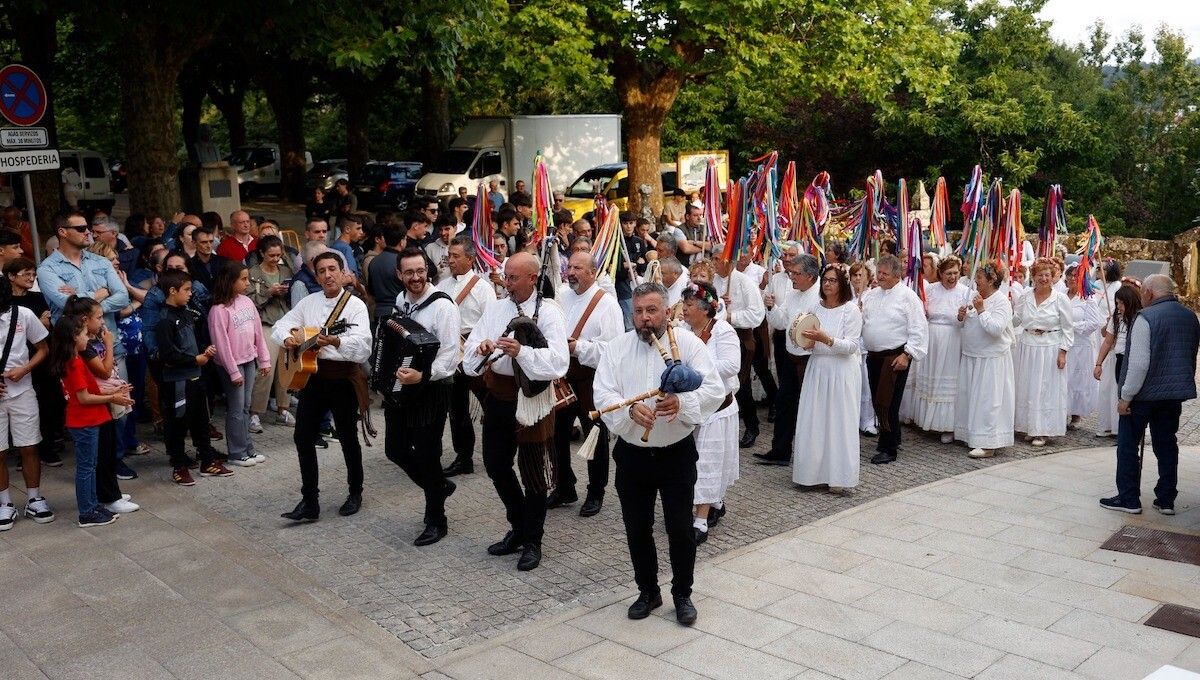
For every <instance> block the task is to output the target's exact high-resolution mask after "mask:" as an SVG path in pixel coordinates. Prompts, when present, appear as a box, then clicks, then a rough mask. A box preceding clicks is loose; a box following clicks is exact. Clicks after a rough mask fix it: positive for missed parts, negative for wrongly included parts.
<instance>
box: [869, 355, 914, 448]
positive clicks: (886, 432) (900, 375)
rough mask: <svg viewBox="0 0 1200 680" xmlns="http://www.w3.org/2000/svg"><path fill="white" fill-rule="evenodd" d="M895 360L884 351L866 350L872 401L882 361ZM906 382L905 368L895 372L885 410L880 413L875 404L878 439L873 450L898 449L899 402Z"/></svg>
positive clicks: (877, 384) (906, 372) (881, 369)
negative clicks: (888, 401)
mask: <svg viewBox="0 0 1200 680" xmlns="http://www.w3.org/2000/svg"><path fill="white" fill-rule="evenodd" d="M893 351H894V350H893ZM895 360H896V358H895V357H894V356H889V355H888V354H887V353H885V352H867V382H869V383H870V384H871V397H872V401H874V396H875V391H876V390H877V389H879V387H878V386H879V374H880V373H881V372H882V371H883V363H884V362H885V361H887V362H892V361H895ZM906 382H908V369H907V368H906V369H904V370H903V371H898V372H897V373H896V382H895V383H894V386H893V387H892V400H891V403H890V404H888V407H887V412H886V413H881V412H880V409H879V406H878V405H876V406H875V417H876V419H878V420H879V441H878V442H876V444H875V450H876V451H879V452H880V453H891V454H896V453H898V452H899V451H900V402H901V401H902V400H903V399H904V385H905V383H906ZM885 423H886V427H885Z"/></svg>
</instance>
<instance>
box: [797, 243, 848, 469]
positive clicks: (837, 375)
mask: <svg viewBox="0 0 1200 680" xmlns="http://www.w3.org/2000/svg"><path fill="white" fill-rule="evenodd" d="M820 295H821V301H820V302H819V303H818V304H816V305H814V306H813V308H812V313H813V314H815V315H816V317H817V319H818V320H819V321H820V322H821V324H820V326H819V327H818V328H816V329H813V330H808V331H804V332H803V335H804V337H805V338H807V339H809V340H812V341H814V342H815V343H816V344H814V345H813V348H812V358H810V359H809V361H808V367H807V368H806V369H805V373H804V383H803V385H802V386H801V388H800V409H799V415H798V416H797V418H796V432H797V433H800V434H801V435H802V436H798V437H796V438H795V440H794V442H793V445H792V451H793V459H792V481H793V482H795V483H796V484H800V485H802V486H815V485H818V484H827V485H828V486H829V490H830V491H833V492H839V491H846V490H849V489H851V488H854V487H856V486H858V468H859V438H858V409H859V407H860V403H861V397H862V369H861V368H860V362H861V358H860V357H861V356H862V345H861V344H860V338H861V336H862V313H861V312H859V311H858V305H857V304H855V303H854V296H853V294H852V293H851V292H850V278H849V276H848V275H847V274H846V270H845V268H844V267H841V266H838V265H826V266H825V268H824V269H822V270H821V293H820Z"/></svg>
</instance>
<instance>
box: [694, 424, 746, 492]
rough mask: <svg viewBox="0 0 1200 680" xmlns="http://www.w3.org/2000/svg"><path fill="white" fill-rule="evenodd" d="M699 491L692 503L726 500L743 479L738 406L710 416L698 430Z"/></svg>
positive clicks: (697, 463)
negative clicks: (727, 494)
mask: <svg viewBox="0 0 1200 680" xmlns="http://www.w3.org/2000/svg"><path fill="white" fill-rule="evenodd" d="M696 451H697V453H699V458H697V460H696V487H695V490H694V491H693V492H692V503H693V504H694V505H700V504H702V503H716V502H718V501H722V500H725V491H726V490H728V489H729V486H730V485H731V484H733V483H734V481H736V480H737V478H738V476H739V475H740V472H739V470H740V467H739V464H740V459H739V458H738V406H737V401H734V402H733V403H732V404H730V405H729V406H726V407H725V408H723V409H721V410H720V411H717V412H716V413H714V414H712V415H711V416H709V418H708V420H706V421H704V424H703V425H701V426H700V427H698V428H696Z"/></svg>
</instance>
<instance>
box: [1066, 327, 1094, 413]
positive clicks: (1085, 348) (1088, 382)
mask: <svg viewBox="0 0 1200 680" xmlns="http://www.w3.org/2000/svg"><path fill="white" fill-rule="evenodd" d="M1095 367H1096V336H1095V335H1094V334H1093V335H1088V336H1086V337H1079V336H1078V335H1077V336H1075V344H1074V345H1071V349H1070V351H1068V352H1067V403H1068V405H1069V407H1070V408H1069V410H1070V414H1071V415H1073V416H1081V417H1087V416H1090V415H1092V413H1094V412H1095V411H1096V402H1097V401H1098V400H1099V398H1100V383H1098V382H1097V381H1096V378H1095V376H1094V374H1093V371H1094V370H1095Z"/></svg>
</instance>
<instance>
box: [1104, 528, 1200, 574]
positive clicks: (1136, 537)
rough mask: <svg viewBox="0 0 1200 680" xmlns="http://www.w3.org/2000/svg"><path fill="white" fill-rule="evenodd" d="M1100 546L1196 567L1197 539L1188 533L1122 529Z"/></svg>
mask: <svg viewBox="0 0 1200 680" xmlns="http://www.w3.org/2000/svg"><path fill="white" fill-rule="evenodd" d="M1100 547H1101V548H1103V549H1104V550H1113V551H1116V552H1123V553H1129V554H1131V555H1145V556H1146V557H1156V558H1158V559H1160V560H1170V561H1172V562H1183V563H1185V564H1196V565H1200V536H1192V535H1190V534H1177V533H1175V532H1172V531H1161V530H1159V529H1149V528H1146V527H1131V526H1125V527H1121V530H1120V531H1118V532H1117V533H1115V534H1113V535H1112V536H1111V537H1110V538H1109V539H1108V540H1107V541H1105V542H1104V545H1102V546H1100Z"/></svg>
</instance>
